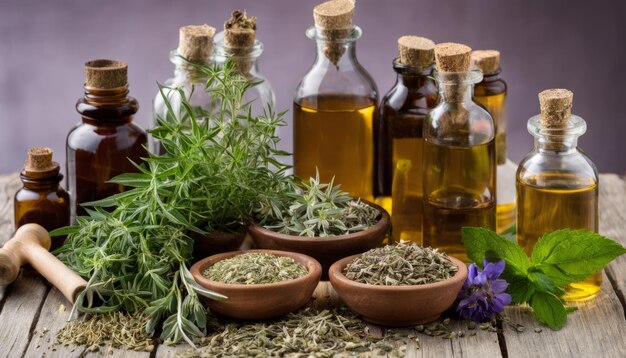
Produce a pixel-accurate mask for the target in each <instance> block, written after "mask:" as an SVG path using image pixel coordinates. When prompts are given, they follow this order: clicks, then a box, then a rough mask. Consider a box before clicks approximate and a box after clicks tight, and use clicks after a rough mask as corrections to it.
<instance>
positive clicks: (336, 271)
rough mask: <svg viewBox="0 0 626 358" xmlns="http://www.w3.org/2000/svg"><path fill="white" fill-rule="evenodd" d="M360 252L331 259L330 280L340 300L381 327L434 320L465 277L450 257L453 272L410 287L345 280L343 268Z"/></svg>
mask: <svg viewBox="0 0 626 358" xmlns="http://www.w3.org/2000/svg"><path fill="white" fill-rule="evenodd" d="M359 256H360V255H354V256H350V257H346V258H344V259H341V260H339V261H337V262H335V263H334V264H333V265H332V266H331V267H330V271H329V275H330V283H331V284H332V285H333V288H334V289H335V291H337V293H338V294H339V297H341V299H342V300H343V302H344V303H345V304H346V305H347V306H348V307H349V308H350V309H351V310H352V311H354V312H356V313H358V314H359V315H361V316H362V317H363V319H364V320H366V321H368V322H371V323H375V324H378V325H383V326H394V327H404V326H412V325H417V324H424V323H429V322H432V321H435V320H436V319H437V318H439V316H440V315H441V313H443V312H444V311H445V310H447V309H448V308H450V306H452V304H453V303H454V300H455V299H456V297H457V295H458V294H459V291H460V290H461V287H462V286H463V282H465V279H466V278H467V266H465V264H464V263H463V262H461V261H460V260H458V259H455V258H454V257H450V260H452V262H453V263H454V264H455V265H457V267H458V268H459V270H458V271H457V273H456V274H455V275H454V276H453V277H451V278H449V279H447V280H444V281H439V282H435V283H429V284H424V285H412V286H383V285H369V284H364V283H359V282H356V281H352V280H350V279H348V278H347V277H346V276H345V275H344V274H343V269H344V268H345V267H346V265H348V264H349V263H350V262H352V261H353V260H354V259H356V258H357V257H359Z"/></svg>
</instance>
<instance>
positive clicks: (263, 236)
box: [247, 200, 391, 279]
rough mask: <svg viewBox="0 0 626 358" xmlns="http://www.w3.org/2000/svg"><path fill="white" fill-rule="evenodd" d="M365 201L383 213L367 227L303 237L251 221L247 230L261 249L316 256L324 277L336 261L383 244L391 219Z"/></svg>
mask: <svg viewBox="0 0 626 358" xmlns="http://www.w3.org/2000/svg"><path fill="white" fill-rule="evenodd" d="M362 201H363V202H365V203H367V204H368V205H370V206H373V207H375V208H376V209H378V211H380V213H381V217H380V219H379V220H378V222H377V223H376V224H374V226H372V227H370V228H369V229H367V230H364V231H359V232H355V233H352V234H348V235H341V236H332V237H303V236H295V235H288V234H281V233H278V232H275V231H272V230H268V229H266V228H264V227H262V226H260V225H258V224H255V223H252V224H250V225H248V227H247V230H248V234H249V235H250V236H251V237H252V239H253V240H254V242H255V243H256V245H257V247H259V248H261V249H269V250H283V251H292V252H299V253H301V254H305V255H308V256H311V257H313V258H315V259H316V260H317V261H319V262H320V263H321V264H322V270H323V272H322V279H328V269H329V268H330V265H332V264H333V263H334V262H335V261H337V260H339V259H341V258H343V257H346V256H350V255H354V254H360V253H363V252H365V251H367V250H369V249H372V248H374V247H378V246H380V245H381V243H382V242H383V240H384V239H385V235H386V234H387V232H388V231H389V225H390V222H391V219H390V217H389V214H388V213H387V211H385V209H383V208H382V207H380V206H378V205H376V204H374V203H371V202H369V201H366V200H362Z"/></svg>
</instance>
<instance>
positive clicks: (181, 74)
mask: <svg viewBox="0 0 626 358" xmlns="http://www.w3.org/2000/svg"><path fill="white" fill-rule="evenodd" d="M214 34H215V28H214V27H211V26H209V25H198V26H196V25H188V26H183V27H181V28H180V29H179V45H178V48H176V49H174V50H172V51H170V62H172V63H173V64H174V66H175V70H174V77H172V78H170V79H168V80H166V81H165V82H164V83H163V85H164V86H165V88H163V89H162V91H163V94H161V91H159V92H157V94H156V96H155V97H154V101H153V102H152V113H153V116H152V118H153V127H155V126H156V125H157V119H158V118H162V119H164V120H168V119H171V120H177V121H182V122H183V124H184V123H185V120H186V116H187V115H186V111H185V109H184V108H183V107H182V105H181V104H182V101H181V96H180V92H178V91H176V90H174V89H175V88H176V89H180V90H182V92H183V93H184V96H185V98H186V99H187V101H188V102H189V104H190V105H191V106H192V108H194V109H197V111H196V113H195V114H196V118H197V119H202V118H203V117H204V116H203V114H202V111H203V110H209V108H210V105H211V96H210V94H209V92H207V91H206V90H205V89H204V86H205V84H206V81H207V78H206V75H204V74H203V73H202V71H200V70H198V68H197V67H196V66H194V65H198V64H199V65H205V66H206V65H208V64H209V63H210V58H211V50H212V48H213V35H214ZM163 95H165V96H166V97H167V99H168V100H169V104H170V106H171V108H172V110H173V111H174V113H176V118H171V116H170V117H168V116H167V114H168V108H167V106H166V105H165V100H164V98H163ZM149 145H150V151H151V152H152V153H154V154H157V155H163V154H164V152H165V150H164V149H163V147H162V145H161V143H160V142H159V141H158V140H157V139H155V138H153V137H152V136H149Z"/></svg>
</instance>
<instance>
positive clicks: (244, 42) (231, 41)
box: [224, 10, 256, 48]
mask: <svg viewBox="0 0 626 358" xmlns="http://www.w3.org/2000/svg"><path fill="white" fill-rule="evenodd" d="M255 38H256V16H252V17H250V18H249V17H248V16H247V14H246V12H245V11H243V12H241V11H239V10H235V11H233V12H232V14H231V16H230V19H228V21H226V22H225V23H224V45H226V46H228V47H239V48H241V47H252V46H253V45H254V40H255Z"/></svg>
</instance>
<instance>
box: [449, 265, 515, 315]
mask: <svg viewBox="0 0 626 358" xmlns="http://www.w3.org/2000/svg"><path fill="white" fill-rule="evenodd" d="M483 267H484V268H483V269H482V270H481V269H479V268H478V267H476V264H471V265H470V266H469V273H468V274H467V280H465V283H464V284H463V288H462V289H461V292H460V293H459V297H458V300H459V304H458V306H457V309H456V310H457V312H458V313H459V315H460V316H461V317H463V318H465V319H471V320H472V321H476V322H482V321H486V320H488V321H490V320H492V319H493V317H494V316H495V314H496V313H500V312H502V311H504V306H506V305H508V304H509V303H511V296H510V295H509V294H508V293H506V292H505V291H506V288H507V287H508V286H509V284H508V283H507V282H506V281H505V280H502V279H499V278H498V277H500V274H502V271H504V261H503V260H500V261H499V262H487V260H483Z"/></svg>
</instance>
